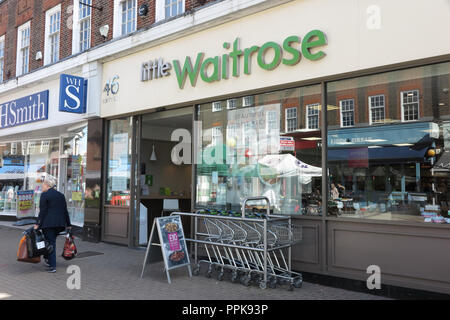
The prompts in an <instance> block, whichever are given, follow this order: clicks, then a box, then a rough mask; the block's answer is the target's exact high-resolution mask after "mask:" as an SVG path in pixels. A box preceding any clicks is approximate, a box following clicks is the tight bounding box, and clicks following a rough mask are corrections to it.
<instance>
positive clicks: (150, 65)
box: [140, 30, 327, 89]
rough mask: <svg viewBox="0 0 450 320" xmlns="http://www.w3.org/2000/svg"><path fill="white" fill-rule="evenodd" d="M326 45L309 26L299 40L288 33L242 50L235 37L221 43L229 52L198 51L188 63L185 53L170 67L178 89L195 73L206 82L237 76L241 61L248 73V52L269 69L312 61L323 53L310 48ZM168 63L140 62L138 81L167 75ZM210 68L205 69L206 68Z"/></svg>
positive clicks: (320, 34) (318, 34)
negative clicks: (207, 55)
mask: <svg viewBox="0 0 450 320" xmlns="http://www.w3.org/2000/svg"><path fill="white" fill-rule="evenodd" d="M294 44H297V45H300V50H297V49H296V48H295V47H294ZM325 45H327V39H326V37H325V34H324V33H323V32H322V31H320V30H312V31H310V32H308V33H307V34H306V35H305V36H304V38H303V41H300V37H299V36H295V35H294V36H289V37H287V38H286V39H284V41H283V44H282V45H280V44H278V43H276V42H272V41H269V42H266V43H265V44H263V45H262V46H261V47H259V46H251V47H249V48H245V49H243V50H241V49H240V39H239V38H236V39H235V40H234V42H233V44H231V43H229V42H224V43H223V48H224V49H226V50H230V49H231V48H232V51H231V52H228V53H224V54H222V55H221V56H215V57H210V58H206V59H204V58H205V54H204V53H203V52H199V53H198V54H197V57H196V59H195V64H194V65H193V64H192V59H191V57H186V58H185V61H184V65H183V67H181V63H180V61H179V60H173V61H172V63H173V67H174V69H175V74H176V77H177V81H178V86H179V87H180V89H183V88H184V85H185V83H186V79H187V78H189V81H190V83H191V85H192V86H193V87H195V84H196V83H197V79H198V76H199V74H200V78H201V79H202V80H203V81H204V82H207V83H211V82H214V81H220V80H222V79H228V78H229V76H230V74H231V75H232V76H233V77H239V76H240V73H241V67H240V66H241V62H243V65H244V70H243V72H244V74H246V75H250V74H251V65H252V56H253V55H256V61H257V64H258V66H259V67H260V68H261V69H264V70H269V71H270V70H273V69H275V68H276V67H278V66H279V65H280V64H281V63H282V64H284V65H287V66H294V65H296V64H297V63H299V62H300V59H301V56H302V55H303V56H304V57H305V58H306V59H308V60H311V61H315V60H318V59H321V58H323V57H324V56H325V53H324V52H323V51H320V50H319V51H316V52H312V49H314V48H317V47H321V46H325ZM269 51H271V52H272V55H271V56H270V58H267V57H266V55H267V52H269ZM171 69H172V65H171V64H170V63H168V62H164V60H163V58H159V59H155V60H154V61H149V62H144V63H142V65H141V75H140V78H141V81H149V80H154V79H158V78H162V77H166V76H169V75H170V72H169V71H170V70H171ZM211 69H212V72H209V74H208V70H210V71H211Z"/></svg>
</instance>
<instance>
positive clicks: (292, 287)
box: [288, 283, 294, 291]
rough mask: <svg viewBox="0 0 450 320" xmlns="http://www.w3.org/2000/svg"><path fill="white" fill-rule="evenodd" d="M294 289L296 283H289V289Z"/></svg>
mask: <svg viewBox="0 0 450 320" xmlns="http://www.w3.org/2000/svg"><path fill="white" fill-rule="evenodd" d="M293 290H294V284H292V283H289V287H288V291H293Z"/></svg>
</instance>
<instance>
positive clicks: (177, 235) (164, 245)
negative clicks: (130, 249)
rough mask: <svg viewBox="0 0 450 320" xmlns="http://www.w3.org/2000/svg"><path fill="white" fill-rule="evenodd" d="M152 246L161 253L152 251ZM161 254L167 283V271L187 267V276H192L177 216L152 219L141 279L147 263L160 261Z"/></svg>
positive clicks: (179, 220)
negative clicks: (156, 247) (158, 248)
mask: <svg viewBox="0 0 450 320" xmlns="http://www.w3.org/2000/svg"><path fill="white" fill-rule="evenodd" d="M156 230H157V231H158V237H157V235H156ZM158 238H159V242H158ZM153 246H159V247H160V248H161V251H160V252H158V251H159V250H158V251H156V252H155V251H152V250H151V247H153ZM161 253H162V260H164V265H165V271H166V274H167V281H168V282H169V283H171V281H170V275H169V271H170V270H172V269H176V268H180V267H187V268H188V270H189V275H190V276H192V273H191V266H190V261H189V254H188V251H187V245H186V240H185V237H184V231H183V224H182V223H181V217H180V216H178V215H173V216H168V217H159V218H155V219H154V221H153V226H152V230H151V233H150V239H149V242H148V245H147V251H146V254H145V259H144V264H143V267H142V273H141V277H142V275H143V274H144V270H145V266H146V264H147V263H148V262H156V261H160V260H161Z"/></svg>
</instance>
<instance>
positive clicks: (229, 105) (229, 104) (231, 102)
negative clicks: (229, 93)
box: [227, 99, 237, 110]
mask: <svg viewBox="0 0 450 320" xmlns="http://www.w3.org/2000/svg"><path fill="white" fill-rule="evenodd" d="M236 108H237V99H228V100H227V109H228V110H233V109H236Z"/></svg>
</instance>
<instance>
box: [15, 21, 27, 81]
mask: <svg viewBox="0 0 450 320" xmlns="http://www.w3.org/2000/svg"><path fill="white" fill-rule="evenodd" d="M29 67H30V22H29V21H28V22H27V23H25V24H23V25H21V26H20V27H19V28H18V29H17V62H16V75H17V76H20V75H22V74H25V73H28V71H29Z"/></svg>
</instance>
